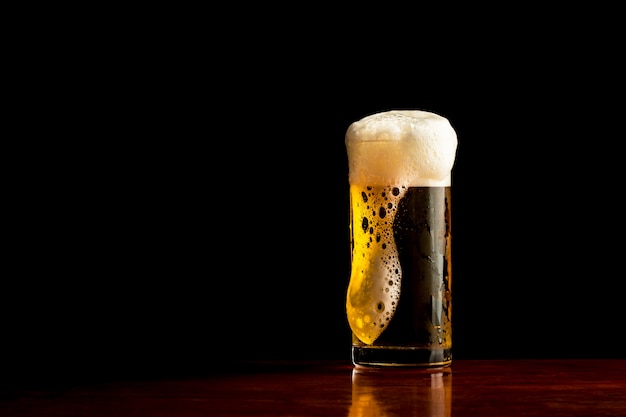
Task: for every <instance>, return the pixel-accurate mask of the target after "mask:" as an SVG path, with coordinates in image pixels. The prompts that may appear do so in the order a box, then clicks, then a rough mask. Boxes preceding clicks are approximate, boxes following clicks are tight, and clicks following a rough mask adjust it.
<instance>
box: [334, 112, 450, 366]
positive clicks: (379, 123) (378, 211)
mask: <svg viewBox="0 0 626 417" xmlns="http://www.w3.org/2000/svg"><path fill="white" fill-rule="evenodd" d="M345 144H346V150H347V153H348V164H349V183H350V245H351V273H350V281H349V284H348V289H347V296H346V314H347V319H348V323H349V325H350V329H351V331H352V353H351V355H352V362H353V364H354V365H355V366H356V367H357V368H358V367H421V368H442V367H446V366H449V365H450V364H451V361H452V325H451V314H452V293H451V283H452V268H451V217H450V212H451V201H450V198H451V176H452V175H451V174H452V167H453V165H454V161H455V157H456V148H457V135H456V132H455V130H454V129H453V127H452V126H451V124H450V122H449V121H448V119H447V118H445V117H443V116H440V115H438V114H435V113H432V112H428V111H422V110H390V111H385V112H381V113H376V114H372V115H369V116H366V117H364V118H362V119H361V120H358V121H356V122H354V123H352V124H351V125H350V126H349V128H348V130H347V132H346V137H345Z"/></svg>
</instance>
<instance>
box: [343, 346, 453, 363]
mask: <svg viewBox="0 0 626 417" xmlns="http://www.w3.org/2000/svg"><path fill="white" fill-rule="evenodd" d="M352 363H353V364H354V365H355V366H356V367H377V368H380V367H407V368H409V367H410V368H428V369H433V368H445V367H447V366H450V364H451V363H452V354H451V352H450V349H431V348H415V347H399V346H352Z"/></svg>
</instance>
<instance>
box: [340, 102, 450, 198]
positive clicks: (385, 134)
mask: <svg viewBox="0 0 626 417" xmlns="http://www.w3.org/2000/svg"><path fill="white" fill-rule="evenodd" d="M345 142H346V148H347V152H348V161H349V180H350V183H351V184H358V185H363V186H366V185H369V186H374V185H392V184H400V185H405V186H408V187H436V186H449V185H450V182H451V171H452V166H453V165H454V159H455V156H456V148H457V143H458V142H457V135H456V132H455V130H454V128H453V127H452V126H451V125H450V122H449V121H448V119H447V118H445V117H443V116H440V115H438V114H435V113H432V112H428V111H422V110H390V111H386V112H381V113H376V114H372V115H370V116H366V117H364V118H362V119H361V120H359V121H356V122H354V123H352V124H351V125H350V126H349V127H348V130H347V132H346V137H345Z"/></svg>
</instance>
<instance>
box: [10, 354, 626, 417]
mask: <svg viewBox="0 0 626 417" xmlns="http://www.w3.org/2000/svg"><path fill="white" fill-rule="evenodd" d="M0 416H2V417H19V416H37V417H45V416H81V417H99V416H117V417H124V416H155V417H160V416H177V417H190V416H203V417H207V416H324V417H334V416H342V417H357V416H358V417H366V416H422V417H444V416H445V417H450V416H453V417H463V416H481V417H490V416H499V417H515V416H549V417H560V416H567V417H576V416H584V417H602V416H610V417H626V359H623V360H622V359H594V360H587V359H584V360H583V359H577V360H569V359H568V360H563V359H562V360H547V359H545V360H521V359H520V360H494V361H490V360H456V361H454V362H453V365H452V367H451V368H449V369H448V370H446V371H444V372H415V371H402V370H385V371H367V372H361V371H357V370H355V369H354V368H353V367H352V365H351V364H350V363H348V362H332V361H311V362H276V361H274V362H265V363H262V362H258V363H249V364H244V363H241V364H238V366H235V367H233V369H231V370H228V371H223V372H220V373H215V374H212V375H207V376H200V377H185V378H172V377H170V378H152V379H141V378H134V379H126V380H124V379H121V380H109V381H99V382H90V383H82V384H75V385H72V384H66V385H63V386H57V387H54V386H45V387H32V386H31V387H21V388H3V389H2V390H0Z"/></svg>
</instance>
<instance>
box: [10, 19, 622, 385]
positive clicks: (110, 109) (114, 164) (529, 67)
mask: <svg viewBox="0 0 626 417" xmlns="http://www.w3.org/2000/svg"><path fill="white" fill-rule="evenodd" d="M310 12H311V10H309V11H308V12H307V13H309V14H307V13H304V12H303V13H295V14H293V15H290V18H289V19H285V20H283V19H279V20H280V22H277V21H276V20H270V21H268V20H263V22H265V24H261V23H259V22H257V25H254V26H248V25H247V24H246V22H245V21H244V22H239V24H240V26H237V28H238V29H237V33H239V36H238V37H237V36H233V33H234V32H232V33H230V32H229V33H224V32H223V31H218V30H217V29H215V22H216V21H217V20H220V19H221V17H220V16H217V15H215V14H212V15H210V16H212V17H211V18H208V17H207V15H203V16H204V17H206V20H205V19H203V18H201V17H200V18H199V17H197V16H196V17H195V18H194V17H193V14H194V13H193V12H192V11H188V12H181V13H180V14H176V15H175V17H172V16H169V17H168V18H167V19H165V18H163V19H160V20H155V19H151V15H146V14H145V13H136V14H134V15H133V18H128V20H125V19H124V18H122V17H119V16H118V19H117V20H116V22H117V24H116V25H114V26H111V24H110V22H108V23H106V24H105V23H103V22H100V24H99V25H97V28H99V29H98V30H94V31H92V32H89V31H88V29H86V28H84V27H83V28H82V29H81V30H80V31H77V30H75V31H69V32H68V33H65V34H63V33H59V34H58V35H55V36H54V37H52V38H51V39H52V40H50V39H49V38H38V39H37V40H36V42H33V43H34V44H35V46H36V47H37V52H38V53H39V54H40V55H39V56H40V58H39V59H38V61H40V63H45V64H46V65H45V68H46V69H45V70H32V71H33V72H32V73H28V74H30V75H32V76H30V77H29V81H30V83H31V84H30V85H31V87H30V88H31V89H30V90H29V91H30V93H31V95H30V96H29V97H36V98H37V99H36V100H35V99H32V98H31V99H29V100H27V101H28V106H29V107H28V108H29V109H30V108H31V106H32V108H33V110H35V111H37V114H38V117H34V118H33V117H27V118H25V120H24V121H23V122H22V123H21V126H22V131H21V133H20V141H21V142H20V143H21V146H20V149H19V151H16V153H15V154H14V157H15V158H12V159H14V162H17V165H18V166H19V168H17V169H16V170H15V171H14V175H13V176H12V177H11V178H10V181H9V182H10V183H11V185H13V184H18V185H17V186H16V187H15V190H14V191H15V197H11V198H8V199H7V200H6V201H5V204H7V205H9V206H10V207H11V208H13V210H12V215H11V216H12V217H11V218H9V219H7V222H8V223H10V225H8V226H11V228H12V229H14V230H15V231H16V233H14V234H11V235H10V237H9V239H8V240H9V241H8V249H6V250H5V260H6V265H7V267H6V269H5V270H4V277H3V284H2V287H3V290H2V293H1V295H2V311H1V313H2V316H1V319H0V320H1V322H0V325H1V326H2V327H1V328H2V347H1V349H2V356H1V359H2V372H1V374H2V381H3V382H4V383H5V384H13V383H33V382H38V381H43V382H55V381H70V382H71V381H83V380H92V379H98V378H130V377H140V378H145V377H160V376H170V375H172V376H178V375H203V374H209V373H212V372H217V371H220V372H221V371H224V370H227V369H228V368H229V367H230V366H233V365H234V364H235V363H236V362H238V361H241V360H244V361H245V360H257V359H262V360H270V361H273V360H289V359H304V360H308V359H314V360H317V359H338V360H346V361H349V352H350V332H349V328H348V325H347V321H346V319H345V315H344V314H345V313H344V302H345V291H346V287H347V283H348V278H349V256H350V254H349V250H348V183H347V159H346V154H345V147H344V142H343V140H344V134H345V131H346V129H347V128H348V126H349V124H350V123H352V122H353V121H355V120H358V119H360V118H361V117H363V116H365V115H368V114H371V113H374V112H378V111H385V110H390V109H423V110H429V111H433V112H435V113H439V114H441V115H443V116H446V117H448V118H449V120H450V121H451V123H452V125H453V126H454V128H455V129H456V131H457V134H458V138H459V146H458V154H457V162H456V165H455V167H454V170H453V183H452V185H453V299H454V304H453V305H454V313H453V323H454V333H453V334H454V336H453V337H454V357H455V358H458V359H462V358H469V359H472V358H528V357H533V358H538V357H540V358H557V357H599V358H609V357H612V358H614V357H626V345H625V342H624V338H623V337H621V332H622V331H621V328H622V327H623V322H624V317H625V316H624V313H623V310H622V309H621V308H620V302H621V301H622V298H623V297H622V296H621V295H620V290H621V288H622V287H623V285H622V283H623V277H624V273H623V272H622V270H621V259H622V256H623V255H622V248H623V243H622V242H621V237H622V235H623V229H624V227H623V226H624V224H623V223H624V221H623V202H622V199H621V197H620V195H621V194H620V189H621V183H620V179H621V178H622V173H621V165H622V162H621V153H620V152H621V146H622V145H621V144H622V141H623V138H624V133H623V117H624V116H623V114H624V112H623V110H624V105H623V97H624V82H623V80H622V74H623V68H621V69H620V66H621V65H623V64H622V63H621V57H620V56H619V55H620V53H621V49H619V48H618V47H617V46H618V45H615V42H616V41H615V39H616V37H617V35H618V34H619V33H618V32H619V30H618V29H617V26H615V25H614V22H610V21H609V22H606V21H605V20H601V19H600V17H598V19H600V20H601V21H602V22H604V23H606V24H601V25H600V27H599V28H597V29H596V30H595V31H594V32H591V31H590V30H587V29H586V28H585V27H581V26H580V25H579V24H577V23H576V22H577V21H578V20H576V19H574V20H571V19H569V18H565V17H564V16H563V15H562V14H560V13H556V14H554V15H552V16H545V15H544V14H538V15H535V14H533V13H528V15H527V16H526V18H520V20H519V21H515V22H514V21H513V20H510V19H507V18H503V19H502V20H500V21H498V22H497V23H496V22H495V21H488V22H485V21H482V22H478V21H472V22H473V23H474V24H471V23H472V22H468V21H465V20H463V19H462V16H463V11H456V13H455V18H456V19H460V20H455V21H448V20H447V19H444V18H443V17H440V18H439V19H437V21H436V23H435V22H431V23H432V24H431V25H430V26H428V27H424V26H423V25H421V24H417V23H416V20H415V18H414V17H412V16H415V15H411V14H408V15H405V13H400V11H396V12H397V13H395V12H394V13H390V14H388V15H384V16H370V18H369V19H367V20H365V21H362V23H360V24H356V23H355V22H357V21H358V20H357V18H356V17H355V16H353V15H344V16H339V15H337V14H336V13H334V12H333V13H330V12H328V13H327V12H324V11H317V13H315V14H310ZM544 12H545V11H544ZM249 13H250V15H254V13H255V11H249ZM164 14H167V13H164ZM329 15H332V16H334V17H333V18H332V19H331V18H328V16H329ZM159 16H161V17H163V15H161V14H159ZM306 16H308V18H307V17H306ZM438 16H439V15H438ZM152 17H153V16H152ZM231 17H232V16H231ZM391 17H394V18H398V19H401V22H400V23H398V24H397V25H389V26H390V27H389V28H388V27H386V26H385V28H384V30H383V28H382V27H380V28H379V26H378V23H380V22H387V23H388V22H389V21H390V19H391ZM570 17H571V16H570ZM601 17H602V19H604V18H608V17H607V16H605V15H602V16H601ZM307 19H308V20H307ZM138 21H140V22H141V25H139V26H137V25H136V23H137V22H138ZM233 21H234V19H233ZM459 21H464V22H465V23H466V25H465V26H457V25H456V23H455V22H459ZM555 21H558V23H559V24H558V25H556V26H555V23H554V22H555ZM417 22H422V23H424V21H423V20H420V19H417ZM485 23H488V25H485ZM84 25H85V26H89V24H87V23H85V24H84ZM402 27H405V28H406V29H405V30H403V29H402ZM374 28H379V29H380V30H376V29H374ZM84 31H88V33H87V34H88V36H86V37H81V36H77V33H78V34H85V33H84ZM35 75H37V76H35ZM27 77H28V75H27ZM17 180H19V183H18V182H17Z"/></svg>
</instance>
